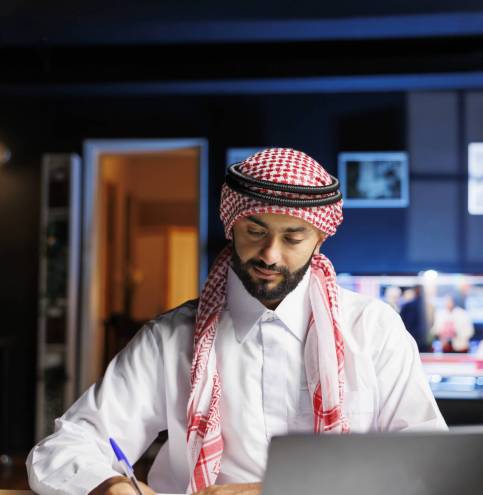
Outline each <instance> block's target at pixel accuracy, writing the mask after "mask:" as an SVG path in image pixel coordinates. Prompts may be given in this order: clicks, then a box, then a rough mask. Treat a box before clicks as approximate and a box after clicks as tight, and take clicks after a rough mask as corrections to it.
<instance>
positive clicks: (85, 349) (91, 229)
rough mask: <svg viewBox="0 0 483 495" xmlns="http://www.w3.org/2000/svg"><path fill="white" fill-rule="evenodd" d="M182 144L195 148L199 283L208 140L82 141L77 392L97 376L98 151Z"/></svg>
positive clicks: (204, 259) (204, 255)
mask: <svg viewBox="0 0 483 495" xmlns="http://www.w3.org/2000/svg"><path fill="white" fill-rule="evenodd" d="M183 148H199V150H200V155H199V156H200V158H199V168H198V170H199V176H198V183H199V216H198V226H199V260H198V263H199V265H198V266H199V286H200V288H201V287H202V286H203V283H204V281H205V280H206V277H207V275H208V252H207V241H208V140H207V139H204V138H186V139H88V140H86V141H84V145H83V154H84V183H83V186H84V190H83V208H82V209H83V221H82V254H81V263H82V265H81V300H80V322H79V328H80V332H79V349H80V359H79V370H78V371H79V373H78V377H79V378H78V387H77V388H78V390H77V391H78V394H81V393H82V392H83V391H84V390H86V389H87V387H89V385H91V384H92V383H93V382H94V381H96V380H97V379H98V378H99V375H100V372H101V370H99V369H97V366H96V365H93V363H97V360H96V355H98V351H99V349H98V348H97V339H96V329H97V326H98V324H99V322H98V321H97V318H98V314H99V294H98V287H97V284H96V275H95V273H96V267H97V264H98V256H99V253H98V246H99V231H98V229H99V214H100V204H99V195H100V188H99V183H100V173H99V172H100V166H99V158H100V156H101V154H105V153H112V154H119V155H122V154H128V153H143V152H146V153H153V152H163V151H172V150H177V149H183Z"/></svg>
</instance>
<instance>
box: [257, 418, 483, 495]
mask: <svg viewBox="0 0 483 495" xmlns="http://www.w3.org/2000/svg"><path fill="white" fill-rule="evenodd" d="M482 493H483V427H471V428H466V427H465V428H457V429H453V430H452V431H450V432H434V433H433V432H431V433H430V432H428V433H368V434H351V435H335V434H325V435H319V436H314V435H289V436H286V437H276V438H273V439H272V442H271V444H270V448H269V453H268V464H267V471H266V474H265V480H264V484H263V495H297V494H301V495H311V494H314V495H315V494H317V495H465V494H471V495H476V494H482Z"/></svg>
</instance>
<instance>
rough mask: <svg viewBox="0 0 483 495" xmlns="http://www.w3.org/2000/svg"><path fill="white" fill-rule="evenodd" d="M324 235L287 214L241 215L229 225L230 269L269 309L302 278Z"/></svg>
mask: <svg viewBox="0 0 483 495" xmlns="http://www.w3.org/2000/svg"><path fill="white" fill-rule="evenodd" d="M325 238H326V235H325V234H324V233H322V232H321V231H319V230H317V229H316V228H315V227H314V226H313V225H311V224H309V223H307V222H305V221H304V220H300V219H298V218H295V217H291V216H289V215H275V214H272V213H265V214H261V215H253V216H250V217H244V218H242V219H240V220H239V221H238V222H236V223H235V225H234V226H233V243H234V247H235V249H234V251H233V256H232V265H233V270H234V271H235V273H236V274H237V275H238V277H239V278H240V280H241V281H242V282H243V285H244V286H245V288H246V289H247V291H248V292H249V293H250V294H251V295H252V296H254V297H256V298H257V299H258V300H260V301H261V302H262V303H263V304H264V305H265V306H267V307H268V308H272V309H273V308H275V307H276V306H277V305H278V303H279V302H280V301H281V300H282V299H283V298H284V297H285V296H286V295H287V294H288V293H289V292H291V291H292V290H293V289H295V287H296V286H297V285H298V283H299V282H300V280H302V278H303V276H304V274H305V272H306V271H307V269H308V268H309V266H310V261H311V259H312V255H313V254H314V252H318V250H319V247H320V245H321V244H322V242H323V241H324V240H325Z"/></svg>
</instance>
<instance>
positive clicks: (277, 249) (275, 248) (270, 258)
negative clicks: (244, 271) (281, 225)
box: [259, 237, 282, 265]
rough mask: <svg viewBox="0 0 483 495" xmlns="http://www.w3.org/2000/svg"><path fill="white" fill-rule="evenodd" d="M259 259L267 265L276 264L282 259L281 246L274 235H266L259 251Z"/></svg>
mask: <svg viewBox="0 0 483 495" xmlns="http://www.w3.org/2000/svg"><path fill="white" fill-rule="evenodd" d="M259 257H260V259H261V260H262V261H263V262H264V263H265V264H267V265H278V264H280V261H281V259H282V252H281V246H280V243H279V241H278V240H277V238H276V237H267V239H266V240H265V242H264V244H263V246H262V248H261V249H260V252H259Z"/></svg>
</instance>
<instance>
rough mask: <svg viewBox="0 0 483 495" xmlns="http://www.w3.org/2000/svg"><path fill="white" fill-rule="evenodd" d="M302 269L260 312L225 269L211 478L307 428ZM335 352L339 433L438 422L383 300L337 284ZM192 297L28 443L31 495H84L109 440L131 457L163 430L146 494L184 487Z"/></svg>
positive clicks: (247, 474) (250, 475)
mask: <svg viewBox="0 0 483 495" xmlns="http://www.w3.org/2000/svg"><path fill="white" fill-rule="evenodd" d="M309 277H310V270H309V271H308V272H307V274H306V275H305V277H304V278H303V280H302V281H301V282H300V284H299V285H298V287H297V288H296V289H295V290H294V291H292V292H291V293H290V294H289V295H287V297H286V298H285V299H284V300H283V301H282V302H281V303H280V305H279V306H278V307H277V309H276V310H275V311H271V310H268V309H267V308H266V307H265V306H263V305H262V304H261V303H260V302H259V301H258V300H256V299H254V298H253V297H252V296H251V295H250V294H248V292H247V291H246V290H245V288H244V287H243V285H242V284H241V282H240V280H239V279H238V277H237V276H236V275H235V274H234V273H233V272H232V271H231V270H230V272H229V276H228V285H227V304H226V308H225V310H224V311H223V313H222V316H221V319H220V322H219V327H218V330H217V336H216V341H215V346H216V355H217V359H218V370H219V372H220V377H221V381H222V401H221V414H222V433H223V437H224V444H225V447H224V452H223V457H222V462H221V471H220V474H219V476H218V479H217V483H234V482H237V483H241V482H252V481H259V480H261V479H262V477H263V473H264V469H265V465H266V455H267V448H268V444H269V441H270V438H271V436H273V435H276V434H284V433H288V432H296V431H312V430H313V413H312V407H311V399H310V396H309V392H308V389H307V381H306V378H305V371H304V369H305V367H304V362H303V349H304V342H305V336H306V331H307V326H308V321H309V318H310V305H309V300H308V282H309ZM339 305H340V313H341V331H342V334H343V338H344V346H345V347H344V349H345V400H344V409H345V414H346V415H347V417H348V420H349V423H350V427H351V431H354V432H364V431H369V430H410V429H419V430H421V429H426V430H435V429H440V430H443V429H446V424H445V422H444V420H443V418H442V416H441V414H440V412H439V410H438V407H437V405H436V403H435V400H434V397H433V396H432V393H431V390H430V388H429V386H428V383H427V380H426V377H425V375H424V373H423V370H422V367H421V362H420V359H419V354H418V351H417V347H416V344H415V342H414V340H413V339H412V337H411V336H410V335H409V334H408V332H407V331H406V329H405V328H404V325H403V323H402V321H401V319H400V318H399V315H397V313H395V312H394V311H393V310H392V309H391V308H390V307H389V306H388V305H386V304H385V303H383V302H381V301H379V300H375V299H371V298H368V297H365V296H361V295H359V294H356V293H354V292H351V291H348V290H345V289H340V300H339ZM195 313H196V303H195V302H189V303H186V304H184V305H182V306H180V307H179V308H177V309H174V310H172V311H170V312H169V313H166V314H164V315H162V316H160V317H159V318H157V319H156V320H153V321H151V322H149V323H148V324H146V325H145V326H144V327H143V329H141V331H140V332H139V333H138V334H137V335H136V337H135V338H134V339H133V340H132V342H131V343H130V344H129V345H128V346H127V348H126V349H125V350H123V351H122V352H121V353H120V354H119V355H118V356H116V358H115V359H114V360H113V361H112V362H111V364H110V365H109V367H108V369H107V371H106V374H105V376H104V378H103V379H102V381H100V382H99V383H98V384H96V385H95V386H92V387H91V388H90V389H89V390H88V391H87V392H86V393H85V394H84V395H83V396H82V397H81V398H80V399H79V400H78V401H77V402H76V403H75V404H74V405H73V406H72V407H71V408H70V409H69V410H68V411H67V412H66V413H65V414H64V415H63V416H62V417H61V418H59V419H57V420H56V432H55V433H54V434H53V435H51V436H50V437H48V438H47V439H45V440H43V441H42V442H40V443H39V444H38V445H37V446H36V447H34V448H33V449H32V451H31V453H30V455H29V457H28V460H27V468H28V474H29V482H30V485H31V487H32V489H33V490H34V491H36V492H37V493H39V494H40V495H42V494H46V495H47V494H64V493H65V494H85V493H88V492H89V491H90V490H92V489H93V488H94V487H95V486H97V485H98V484H99V483H101V482H102V481H103V480H105V479H107V478H109V477H111V476H116V475H118V474H119V473H118V472H117V471H115V470H114V468H113V466H114V464H115V459H114V454H113V453H112V451H111V447H110V445H109V443H108V437H110V436H111V437H113V438H114V439H115V440H116V441H117V443H118V444H119V445H120V446H121V448H122V449H123V450H124V452H125V453H126V455H127V457H128V459H129V460H130V461H131V462H135V461H136V460H137V459H138V458H139V457H140V456H141V455H142V453H143V452H144V451H145V449H146V448H147V447H148V446H149V445H150V443H151V442H152V441H153V440H154V439H155V438H156V436H157V435H158V432H160V431H162V430H166V429H167V430H168V432H169V439H168V441H167V442H166V444H164V445H163V447H162V448H161V450H160V451H159V453H158V455H157V457H156V459H155V461H154V463H153V466H152V468H151V471H150V473H149V477H148V481H149V484H150V486H151V487H152V488H153V489H154V490H156V491H157V492H165V493H184V492H185V491H186V488H187V486H188V482H189V477H190V472H189V469H188V460H187V459H188V457H187V456H188V453H187V448H186V447H187V443H186V407H187V403H188V397H189V393H190V368H191V358H192V351H193V329H194V318H195Z"/></svg>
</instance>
